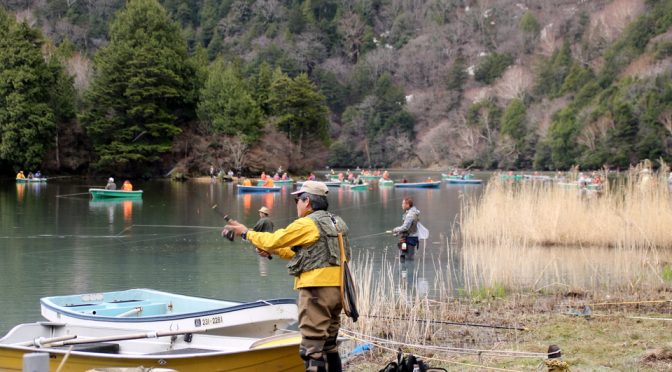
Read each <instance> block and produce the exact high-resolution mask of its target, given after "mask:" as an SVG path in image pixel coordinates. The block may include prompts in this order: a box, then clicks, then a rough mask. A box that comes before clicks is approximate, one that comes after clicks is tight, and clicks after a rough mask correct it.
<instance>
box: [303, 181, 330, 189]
mask: <svg viewBox="0 0 672 372" xmlns="http://www.w3.org/2000/svg"><path fill="white" fill-rule="evenodd" d="M304 182H306V181H299V182H296V183H295V185H296V186H298V187H299V188H301V186H303V183H304ZM320 182H322V183H323V184H325V185H326V186H327V187H341V182H340V181H320Z"/></svg>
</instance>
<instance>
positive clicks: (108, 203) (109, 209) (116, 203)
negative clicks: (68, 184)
mask: <svg viewBox="0 0 672 372" xmlns="http://www.w3.org/2000/svg"><path fill="white" fill-rule="evenodd" d="M140 207H142V200H91V201H89V210H90V211H91V212H93V213H94V214H95V213H105V214H107V223H108V224H110V225H113V224H114V219H115V216H116V214H117V210H120V211H121V215H122V217H123V221H124V223H125V225H127V226H130V225H131V224H132V223H133V213H134V210H135V213H138V212H139V210H140Z"/></svg>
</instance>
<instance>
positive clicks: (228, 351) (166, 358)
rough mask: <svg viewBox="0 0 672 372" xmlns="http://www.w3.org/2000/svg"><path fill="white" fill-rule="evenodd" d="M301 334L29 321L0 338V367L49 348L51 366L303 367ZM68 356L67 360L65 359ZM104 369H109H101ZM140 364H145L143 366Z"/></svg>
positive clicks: (14, 367) (15, 365)
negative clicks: (216, 332) (238, 334)
mask: <svg viewBox="0 0 672 372" xmlns="http://www.w3.org/2000/svg"><path fill="white" fill-rule="evenodd" d="M300 341H301V336H300V335H299V334H298V333H296V332H291V333H287V334H284V335H278V336H272V337H268V338H253V337H233V336H216V335H206V334H199V333H192V332H191V331H190V330H189V329H180V330H173V331H168V332H157V331H154V330H144V331H141V332H138V330H133V329H130V330H129V329H124V328H99V327H86V326H78V325H72V324H68V325H66V324H64V323H48V322H43V323H27V324H20V325H17V326H16V327H14V328H12V329H11V330H10V331H9V332H8V333H7V334H6V335H5V336H4V337H2V338H0V370H2V371H7V370H10V371H21V369H22V362H23V355H24V354H26V353H33V352H44V353H48V354H49V370H51V371H55V370H57V369H60V367H59V366H60V365H61V364H63V366H64V367H65V369H64V370H65V371H89V370H94V369H95V370H98V369H99V368H100V369H105V368H109V367H111V366H114V367H115V370H117V368H118V369H119V370H126V369H125V368H124V367H126V368H134V370H135V368H137V367H138V366H143V368H147V369H148V370H154V369H155V368H156V370H159V369H161V370H166V369H169V370H175V371H195V372H201V371H203V372H206V371H207V372H210V371H244V372H253V371H297V372H299V371H303V370H304V366H303V361H302V360H301V358H300V357H299V343H300ZM66 359H67V360H66ZM105 370H107V369H105ZM143 370H144V369H143Z"/></svg>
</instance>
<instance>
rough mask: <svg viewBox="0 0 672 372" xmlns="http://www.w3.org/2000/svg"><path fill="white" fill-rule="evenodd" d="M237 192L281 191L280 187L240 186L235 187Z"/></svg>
mask: <svg viewBox="0 0 672 372" xmlns="http://www.w3.org/2000/svg"><path fill="white" fill-rule="evenodd" d="M237 187H238V192H278V191H280V190H282V186H272V187H267V186H242V185H237Z"/></svg>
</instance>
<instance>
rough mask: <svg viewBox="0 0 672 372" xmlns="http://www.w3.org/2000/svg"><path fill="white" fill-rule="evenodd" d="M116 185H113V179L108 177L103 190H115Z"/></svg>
mask: <svg viewBox="0 0 672 372" xmlns="http://www.w3.org/2000/svg"><path fill="white" fill-rule="evenodd" d="M116 189H117V184H116V183H114V178H112V177H110V178H108V179H107V185H105V190H116Z"/></svg>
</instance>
